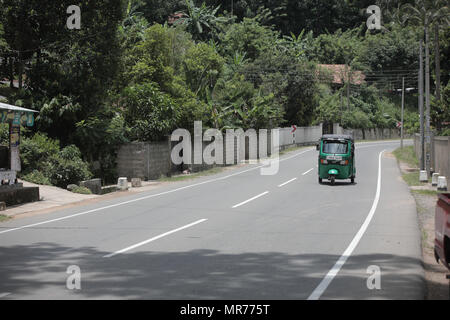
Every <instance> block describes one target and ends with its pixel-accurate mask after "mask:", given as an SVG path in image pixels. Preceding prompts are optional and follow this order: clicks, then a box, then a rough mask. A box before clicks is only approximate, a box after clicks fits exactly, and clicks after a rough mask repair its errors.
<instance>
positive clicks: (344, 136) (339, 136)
mask: <svg viewBox="0 0 450 320" xmlns="http://www.w3.org/2000/svg"><path fill="white" fill-rule="evenodd" d="M321 140H350V141H352V142H354V139H353V137H352V136H351V135H347V134H325V135H323V136H322V138H321Z"/></svg>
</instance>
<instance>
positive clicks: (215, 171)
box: [158, 167, 225, 182]
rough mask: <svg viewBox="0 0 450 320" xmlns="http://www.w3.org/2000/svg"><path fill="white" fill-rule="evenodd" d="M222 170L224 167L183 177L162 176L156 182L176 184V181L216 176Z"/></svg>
mask: <svg viewBox="0 0 450 320" xmlns="http://www.w3.org/2000/svg"><path fill="white" fill-rule="evenodd" d="M224 169H225V168H224V167H216V168H212V169H209V170H205V171H201V172H196V173H192V174H183V175H177V176H172V177H166V176H162V177H161V178H159V179H158V181H162V182H177V181H185V180H191V179H195V178H199V177H204V176H211V175H214V174H218V173H221V172H222V171H223V170H224Z"/></svg>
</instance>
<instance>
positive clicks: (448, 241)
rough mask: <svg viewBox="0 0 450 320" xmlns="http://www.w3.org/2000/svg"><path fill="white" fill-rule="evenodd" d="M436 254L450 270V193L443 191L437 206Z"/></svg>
mask: <svg viewBox="0 0 450 320" xmlns="http://www.w3.org/2000/svg"><path fill="white" fill-rule="evenodd" d="M435 235H436V237H435V241H434V255H435V257H436V261H438V262H439V261H441V262H442V263H443V264H444V265H445V266H446V267H447V268H448V269H449V270H450V193H442V194H440V195H439V200H438V203H437V206H436V216H435Z"/></svg>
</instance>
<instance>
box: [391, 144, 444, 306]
mask: <svg viewBox="0 0 450 320" xmlns="http://www.w3.org/2000/svg"><path fill="white" fill-rule="evenodd" d="M393 154H394V155H395V157H396V158H397V160H398V162H399V167H400V170H401V171H402V176H403V179H404V180H405V182H406V183H407V184H408V185H409V186H410V190H411V194H412V196H413V197H414V200H415V202H416V207H417V216H418V219H419V226H420V229H421V233H422V253H423V265H424V269H425V278H426V282H427V299H428V300H436V299H438V300H448V299H449V294H450V293H449V292H448V280H446V278H445V275H446V273H447V269H446V268H445V267H444V266H442V265H437V264H436V260H435V258H434V234H435V230H434V216H435V210H436V203H437V200H438V194H439V192H438V191H436V190H435V189H434V188H431V186H430V183H420V182H419V171H418V170H419V169H418V163H419V162H418V159H417V157H416V155H415V153H414V148H413V147H404V148H403V149H400V148H399V149H397V150H395V151H394V152H393ZM411 168H413V169H414V168H415V169H416V170H417V171H415V172H408V171H406V170H410V169H411ZM446 281H447V282H446Z"/></svg>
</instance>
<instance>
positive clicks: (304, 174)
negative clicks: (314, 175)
mask: <svg viewBox="0 0 450 320" xmlns="http://www.w3.org/2000/svg"><path fill="white" fill-rule="evenodd" d="M313 170H314V168H311V169H309V170H308V171H306V172H305V173H303V174H302V176H306V175H307V174H308V173H310V172H311V171H313Z"/></svg>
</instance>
